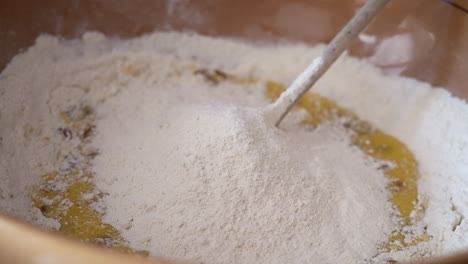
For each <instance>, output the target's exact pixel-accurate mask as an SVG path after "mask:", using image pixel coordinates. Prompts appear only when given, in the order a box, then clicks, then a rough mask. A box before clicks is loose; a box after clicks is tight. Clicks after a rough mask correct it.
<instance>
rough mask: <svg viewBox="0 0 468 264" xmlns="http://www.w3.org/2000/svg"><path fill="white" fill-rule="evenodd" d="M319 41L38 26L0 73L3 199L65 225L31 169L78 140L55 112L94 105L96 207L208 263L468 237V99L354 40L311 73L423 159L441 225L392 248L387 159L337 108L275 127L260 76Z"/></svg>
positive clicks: (150, 240)
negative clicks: (393, 71) (42, 203)
mask: <svg viewBox="0 0 468 264" xmlns="http://www.w3.org/2000/svg"><path fill="white" fill-rule="evenodd" d="M322 49H323V47H322V46H318V47H315V48H310V47H307V46H304V45H290V46H287V45H286V46H271V47H265V46H264V47H255V46H250V45H247V44H245V43H241V42H237V41H232V40H224V39H213V38H208V37H202V36H198V35H193V34H183V33H153V34H151V35H147V36H144V37H142V38H138V39H132V40H126V41H121V40H112V39H106V38H105V37H103V36H102V35H100V34H97V33H87V34H85V35H84V36H83V39H81V40H74V41H63V40H58V39H56V38H53V37H49V36H43V37H41V38H39V39H38V41H37V43H36V45H35V46H33V47H32V48H30V49H29V50H28V51H27V52H25V53H24V54H22V55H19V56H17V57H16V58H15V59H14V60H13V61H12V63H11V64H10V65H9V66H8V68H7V69H6V70H5V71H4V72H3V73H2V75H1V76H0V84H1V86H0V110H1V111H0V114H1V115H0V123H1V124H2V125H1V126H0V136H1V138H0V139H1V140H0V148H1V152H0V153H8V155H5V154H0V155H1V156H0V157H1V159H0V162H1V165H2V166H0V177H2V178H1V179H2V180H5V181H6V183H7V184H6V185H5V186H6V187H0V194H1V197H2V199H0V210H2V211H6V212H9V213H10V214H14V215H17V216H20V217H23V218H25V219H28V220H30V221H32V222H37V223H40V224H43V225H47V226H49V227H52V228H57V223H56V222H54V221H53V220H50V219H45V218H44V217H43V216H41V213H40V211H38V210H37V209H34V208H32V206H31V202H30V200H29V196H28V193H27V192H26V191H23V190H28V188H29V186H31V184H34V183H35V182H37V179H32V178H31V177H32V176H33V175H32V174H31V172H30V171H32V170H36V171H37V174H40V173H43V172H47V171H50V170H53V169H54V168H57V167H58V166H59V165H58V164H56V163H55V162H54V161H53V160H54V158H53V157H54V156H55V155H56V153H57V152H58V151H62V152H64V151H65V152H66V151H67V149H69V148H70V146H69V145H70V144H71V145H73V144H75V143H73V142H74V140H76V138H73V139H72V140H69V141H68V142H67V143H66V144H65V143H59V141H55V140H54V138H53V137H52V136H50V135H52V134H53V133H54V132H53V131H55V130H54V129H51V128H50V127H53V128H55V127H57V126H58V124H59V123H60V122H61V121H60V120H59V121H57V115H56V113H59V112H61V111H65V110H67V109H71V108H72V107H73V106H77V105H90V106H92V108H93V109H94V111H93V114H92V115H93V120H96V121H95V124H96V128H95V131H94V132H93V139H92V143H90V144H91V146H92V147H93V148H95V149H96V150H97V152H98V153H99V154H98V155H97V156H96V157H95V158H94V159H93V160H92V166H91V168H90V169H91V170H92V171H93V173H94V177H93V184H95V185H96V186H97V188H98V189H99V190H102V191H103V192H104V193H105V194H106V195H104V197H103V199H102V201H101V204H100V210H103V212H104V221H105V222H107V223H109V224H111V225H112V226H114V227H115V228H117V230H119V232H120V233H121V234H122V236H123V238H125V239H126V240H127V241H128V242H129V245H130V246H131V247H132V248H136V249H143V250H148V251H149V252H150V253H151V254H152V255H154V256H163V257H167V258H171V259H181V260H192V261H195V262H199V263H202V262H203V263H335V262H346V263H363V262H367V263H372V262H378V261H384V260H387V259H397V260H404V259H408V258H410V257H415V256H420V255H433V254H442V253H448V252H453V251H455V250H459V249H462V248H466V247H468V223H467V221H465V216H466V215H467V214H468V198H467V197H468V177H466V173H467V171H468V133H466V132H468V105H467V104H466V103H465V102H464V101H462V100H459V99H457V98H454V97H452V96H451V95H450V94H448V93H447V92H446V91H444V90H441V89H434V88H432V87H430V86H429V85H427V84H424V83H421V82H418V81H415V80H412V79H407V78H402V77H390V76H385V75H383V74H382V73H381V72H380V71H379V70H378V69H376V68H374V67H373V66H371V65H369V64H368V63H366V62H363V61H360V60H358V59H354V58H350V57H348V56H347V55H345V56H343V57H342V58H340V59H339V60H338V61H337V63H336V64H335V65H334V66H333V67H332V68H331V69H330V72H328V73H327V74H326V75H325V76H324V77H323V79H321V80H320V81H319V82H318V83H317V85H316V86H315V87H314V90H315V91H316V92H318V93H320V94H322V95H325V96H327V97H329V98H330V99H332V100H334V101H336V102H337V103H339V104H340V105H342V106H344V107H346V108H348V109H351V110H352V111H354V112H355V113H357V114H358V115H359V116H360V117H361V118H362V119H365V120H369V121H370V122H371V123H372V124H373V125H375V126H377V127H378V128H379V129H381V130H383V131H385V132H387V133H389V134H391V135H394V136H396V137H397V138H399V139H400V140H402V141H403V142H404V143H405V144H406V145H407V146H408V147H409V149H410V150H411V151H412V152H413V153H414V154H415V156H416V158H417V159H418V162H419V171H420V178H419V180H418V190H419V195H420V197H419V200H420V201H421V207H424V209H425V211H424V214H423V216H422V217H421V219H420V221H419V222H418V224H417V226H418V228H419V227H421V228H424V229H425V230H427V233H428V234H429V235H430V240H429V241H426V242H421V243H418V244H416V245H415V246H412V247H408V248H405V249H404V250H401V251H397V252H385V250H384V249H383V245H384V244H385V243H386V242H387V240H388V237H389V235H390V234H391V232H392V231H393V230H395V228H396V226H398V220H399V218H398V217H396V216H395V215H394V214H395V210H394V209H393V208H392V205H391V203H390V202H389V201H388V200H389V192H388V190H387V188H386V186H387V183H388V180H387V179H386V177H385V175H384V173H383V171H382V170H381V168H382V165H383V164H382V163H381V162H377V161H375V160H373V159H371V158H369V157H368V156H367V155H365V154H364V153H363V151H362V150H360V149H359V148H357V147H355V146H354V145H353V144H352V142H351V141H352V133H351V132H350V131H349V130H347V129H346V127H345V126H343V123H341V122H342V120H339V121H337V122H335V123H326V124H322V125H320V126H318V127H310V126H304V125H302V124H301V122H302V121H303V120H304V119H305V118H306V114H305V113H304V112H302V111H300V110H299V111H295V112H293V113H291V115H288V117H287V118H286V119H285V120H284V123H283V124H282V127H281V129H277V128H275V127H274V126H273V125H272V123H273V122H271V120H267V119H265V117H264V115H263V113H262V112H261V110H260V109H262V107H264V106H265V105H267V104H268V103H269V102H270V100H269V99H268V98H267V97H266V96H265V81H267V80H275V81H277V82H280V83H284V84H288V83H290V82H291V81H292V80H293V79H294V78H295V77H296V76H297V74H298V73H299V72H301V71H302V69H303V68H305V66H306V65H307V64H308V63H309V62H310V61H311V60H312V59H313V58H314V57H316V56H317V55H319V54H320V51H321V50H322ZM305 54H306V55H305ZM252 79H255V80H257V81H251V80H252ZM31 94H34V95H35V96H30V95H31ZM31 128H33V129H31ZM11 131H17V133H11ZM46 136H47V137H48V136H50V137H51V138H52V139H48V140H47V141H42V140H39V139H42V138H44V137H46ZM76 144H77V143H76ZM76 144H75V145H74V146H75V148H76ZM67 146H68V147H67ZM385 165H386V166H388V164H385ZM390 166H391V164H390ZM13 173H14V174H15V175H16V177H15V178H13V177H12V176H11V175H13ZM37 174H36V173H35V174H34V175H37ZM12 194H15V197H14V198H10V195H12ZM103 208H104V209H103Z"/></svg>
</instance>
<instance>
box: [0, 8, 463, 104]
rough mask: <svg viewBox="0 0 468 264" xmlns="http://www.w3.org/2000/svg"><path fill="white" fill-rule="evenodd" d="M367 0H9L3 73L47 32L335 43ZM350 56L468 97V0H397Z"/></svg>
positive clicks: (2, 11) (0, 48)
mask: <svg viewBox="0 0 468 264" xmlns="http://www.w3.org/2000/svg"><path fill="white" fill-rule="evenodd" d="M364 2H365V0H288V1H284V0H256V1H251V0H193V1H190V0H67V1H63V0H40V1H37V0H2V1H0V43H1V44H0V69H3V68H4V67H5V66H6V64H7V63H8V62H9V61H10V60H11V59H12V57H13V56H14V55H15V54H16V53H18V52H20V51H21V50H23V49H25V48H27V47H28V46H30V45H32V44H33V43H34V40H35V39H36V37H37V36H38V35H39V34H41V33H48V34H53V35H60V36H63V37H64V38H76V37H79V36H81V34H82V33H83V32H85V31H89V30H93V31H100V32H102V33H104V34H106V35H108V36H111V37H119V38H128V37H134V36H140V35H142V34H145V33H148V32H152V31H154V30H163V31H171V30H177V31H180V30H183V31H194V32H198V33H201V34H205V35H211V36H224V37H234V38H241V39H245V40H248V41H252V42H268V43H271V42H274V43H283V42H289V43H291V42H293V43H294V42H306V43H309V44H314V43H319V42H328V41H330V40H331V38H332V37H333V36H334V34H335V33H336V32H337V31H338V30H339V29H340V28H341V27H342V26H343V25H344V24H345V23H346V22H347V21H348V20H349V19H350V17H351V16H352V15H353V14H354V12H355V11H356V10H357V9H358V8H359V7H360V6H362V5H363V3H364ZM350 53H351V54H352V55H354V56H359V57H362V58H365V59H367V60H369V61H370V62H372V63H373V64H375V65H377V66H379V67H381V68H382V69H383V70H384V71H386V72H387V73H389V74H401V75H404V76H410V77H414V78H416V79H419V80H423V81H426V82H429V83H431V84H433V85H435V86H443V87H447V88H448V89H449V90H451V91H452V92H453V93H454V94H455V95H457V96H460V97H463V98H468V86H467V85H466V83H467V82H468V0H392V2H390V4H389V5H388V6H387V7H386V9H385V10H384V11H383V13H382V14H380V15H379V16H378V17H377V19H376V20H375V21H374V22H373V23H372V24H371V25H370V26H369V27H368V29H367V30H366V31H365V33H364V34H361V36H360V37H359V39H357V40H356V41H355V42H354V44H353V45H352V47H351V48H350Z"/></svg>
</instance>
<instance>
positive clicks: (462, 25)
mask: <svg viewBox="0 0 468 264" xmlns="http://www.w3.org/2000/svg"><path fill="white" fill-rule="evenodd" d="M363 2H364V1H363V0H354V1H351V0H348V1H344V0H291V1H282V0H257V1H247V0H238V1H229V0H215V1H211V0H199V1H185V0H167V1H164V0H153V1H147V0H118V1H117V0H116V1H105V0H81V1H80V0H69V1H60V0H43V1H33V0H30V1H28V0H3V1H2V2H1V3H0V42H1V43H2V45H1V48H0V69H4V68H5V66H6V65H7V64H8V62H9V61H10V60H11V59H12V58H13V56H14V55H15V54H17V53H18V52H21V51H22V50H24V49H26V48H27V47H28V46H30V45H32V44H33V43H34V40H35V39H36V37H37V36H38V35H39V34H42V33H47V34H52V35H58V36H62V37H64V38H77V37H79V36H81V35H82V34H83V33H84V32H86V31H99V32H102V33H104V34H106V35H108V36H112V37H118V38H130V37H135V36H141V35H143V34H145V33H148V32H152V31H155V30H159V31H193V32H197V33H200V34H204V35H210V36H216V37H229V38H237V39H242V40H245V41H248V42H256V43H260V44H261V43H278V44H280V43H295V42H303V43H307V44H311V45H313V44H316V43H326V42H328V41H330V40H331V38H332V37H333V36H334V34H335V33H336V32H337V31H338V30H339V29H340V28H341V27H342V26H343V25H344V24H345V23H346V22H347V21H348V20H349V18H350V17H351V16H352V15H353V14H354V12H355V11H356V10H357V9H358V8H359V7H360V6H361V5H362V4H363ZM467 9H468V1H463V0H452V1H450V0H446V1H443V0H412V1H406V0H393V1H392V2H391V3H390V4H389V5H388V6H387V7H386V8H385V10H384V11H383V12H382V13H381V14H380V15H379V16H378V17H377V19H376V20H375V21H374V22H373V23H372V24H371V25H370V26H369V27H368V28H367V29H366V30H365V32H364V33H363V34H361V35H360V36H359V38H358V39H357V40H356V41H354V43H353V45H352V46H351V48H350V49H349V53H350V54H352V55H353V56H357V57H361V58H364V59H366V60H368V61H369V62H371V63H373V64H375V65H376V66H378V67H380V68H381V69H383V70H384V71H385V72H386V73H387V74H394V75H403V76H408V77H412V78H416V79H418V80H422V81H425V82H428V83H431V84H432V85H434V86H440V87H445V88H446V89H448V90H450V91H451V92H452V93H453V94H454V95H456V96H459V97H461V98H464V99H467V98H468V87H467V86H466V83H467V82H468V74H466V72H467V69H468V48H467V47H468V34H466V32H467V30H468V10H467ZM0 125H1V124H0ZM3 177H6V176H5V175H0V179H2V178H3ZM0 259H3V260H8V263H15V262H16V263H39V262H40V263H43V262H41V261H51V262H47V263H58V262H68V263H73V261H75V262H76V263H78V262H80V261H87V262H88V263H93V262H92V261H93V260H92V259H94V261H95V263H104V262H105V261H108V262H111V261H112V262H115V263H117V261H119V263H133V262H132V261H134V262H135V263H140V262H146V261H144V260H141V259H139V260H133V259H127V258H126V257H121V255H119V254H117V253H112V254H108V253H107V252H105V251H104V250H97V249H94V248H88V247H87V246H83V245H79V244H75V243H73V242H68V240H66V239H63V238H61V237H59V236H57V235H55V234H49V233H46V232H43V231H39V229H37V228H36V227H31V226H29V225H28V224H23V223H20V220H13V218H11V217H10V216H6V215H3V216H0ZM54 261H55V262H54Z"/></svg>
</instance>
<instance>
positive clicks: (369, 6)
mask: <svg viewBox="0 0 468 264" xmlns="http://www.w3.org/2000/svg"><path fill="white" fill-rule="evenodd" d="M389 1H390V0H368V1H367V2H366V3H365V5H364V6H363V7H362V8H361V9H360V10H359V11H358V12H357V14H356V15H355V16H354V17H353V18H352V19H351V20H350V21H349V22H348V24H346V26H345V27H344V28H343V29H341V31H340V32H338V34H337V35H336V36H335V37H334V38H333V40H332V41H331V42H330V44H329V45H328V46H327V48H326V49H325V51H324V52H323V53H322V54H321V55H320V56H319V57H317V58H315V59H314V60H313V61H312V63H311V64H310V65H309V66H308V67H307V68H306V69H305V70H304V71H303V72H302V73H301V74H300V75H299V76H298V77H297V78H296V80H294V82H293V83H292V84H291V85H290V86H289V88H288V89H287V90H286V91H285V92H283V93H282V94H281V96H280V97H279V98H278V99H277V100H276V101H275V102H274V103H273V104H271V105H270V106H269V107H271V108H270V110H272V111H271V112H272V113H273V118H275V119H274V120H277V121H276V126H278V125H279V123H280V122H281V120H283V118H284V117H285V116H286V114H287V113H288V112H289V110H291V108H292V107H293V106H294V105H295V104H296V102H297V101H298V100H299V99H300V98H301V97H302V96H303V95H304V94H305V93H306V92H307V91H308V90H309V89H310V88H311V87H312V85H314V83H315V82H316V81H317V80H318V79H319V78H320V77H321V76H322V75H323V74H324V73H325V72H326V71H327V70H328V68H329V67H330V66H331V65H332V64H333V63H334V62H335V61H336V59H337V58H338V57H339V56H340V55H341V54H342V53H343V51H344V50H345V49H346V48H347V47H348V45H349V44H350V42H351V41H352V40H353V39H354V38H355V37H356V36H357V35H358V34H359V33H360V32H361V31H362V30H363V29H364V28H365V27H366V26H367V25H368V24H369V22H370V21H371V20H372V19H373V18H374V17H375V15H377V13H378V12H379V11H380V10H381V9H382V8H383V7H384V6H385V4H387V3H388V2H389Z"/></svg>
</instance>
